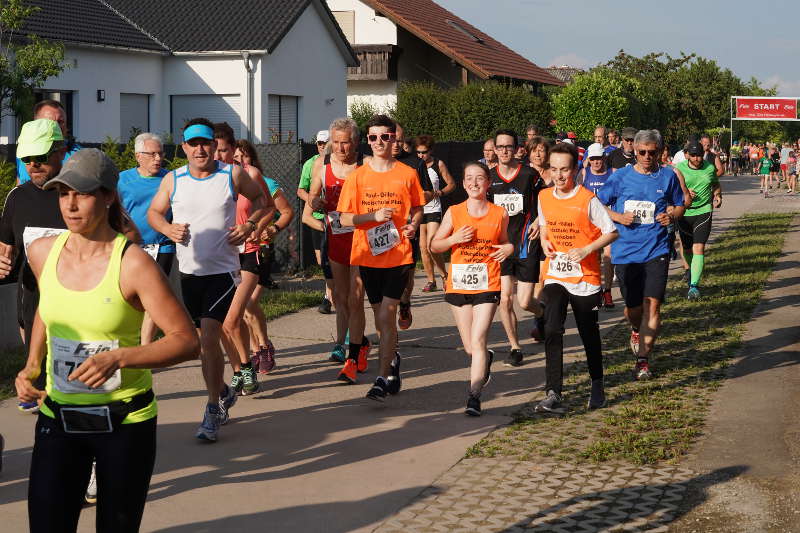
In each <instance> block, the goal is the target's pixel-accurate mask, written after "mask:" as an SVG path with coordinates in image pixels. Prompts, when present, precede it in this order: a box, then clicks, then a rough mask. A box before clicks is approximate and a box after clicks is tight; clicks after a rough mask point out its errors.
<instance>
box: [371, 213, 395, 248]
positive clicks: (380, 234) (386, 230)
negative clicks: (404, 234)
mask: <svg viewBox="0 0 800 533" xmlns="http://www.w3.org/2000/svg"><path fill="white" fill-rule="evenodd" d="M367 240H368V241H369V250H370V252H372V255H381V254H382V253H385V252H388V251H389V250H391V249H392V248H394V247H395V246H397V245H398V244H400V232H398V231H397V228H396V227H395V225H394V222H392V221H391V220H388V221H386V222H384V223H383V224H380V225H378V226H375V227H374V228H372V229H368V230H367Z"/></svg>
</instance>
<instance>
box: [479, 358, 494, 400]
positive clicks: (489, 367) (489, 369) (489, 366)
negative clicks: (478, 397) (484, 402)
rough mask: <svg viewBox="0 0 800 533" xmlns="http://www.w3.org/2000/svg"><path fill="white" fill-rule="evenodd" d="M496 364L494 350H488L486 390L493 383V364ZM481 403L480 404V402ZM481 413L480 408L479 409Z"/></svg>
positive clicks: (484, 382) (484, 379)
mask: <svg viewBox="0 0 800 533" xmlns="http://www.w3.org/2000/svg"><path fill="white" fill-rule="evenodd" d="M493 362H494V350H486V376H485V377H484V378H483V387H481V388H486V385H488V384H489V382H490V381H492V363H493ZM478 403H480V402H478ZM478 410H479V411H480V408H478Z"/></svg>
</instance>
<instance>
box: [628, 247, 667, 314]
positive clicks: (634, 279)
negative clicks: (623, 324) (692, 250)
mask: <svg viewBox="0 0 800 533" xmlns="http://www.w3.org/2000/svg"><path fill="white" fill-rule="evenodd" d="M614 273H615V274H616V275H617V279H618V280H619V288H620V290H621V291H622V297H623V298H624V299H625V307H628V308H631V307H639V306H640V305H642V303H643V302H644V299H645V297H647V298H655V299H656V300H658V301H659V302H663V301H664V296H665V295H666V292H667V275H668V274H669V254H665V255H660V256H658V257H656V258H655V259H651V260H650V261H648V262H646V263H627V264H621V265H614Z"/></svg>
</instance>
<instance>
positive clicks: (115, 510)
mask: <svg viewBox="0 0 800 533" xmlns="http://www.w3.org/2000/svg"><path fill="white" fill-rule="evenodd" d="M155 457H156V419H155V418H152V419H150V420H147V421H145V422H138V423H136V424H120V425H119V426H118V427H117V429H115V430H114V432H112V433H95V434H88V435H74V434H67V433H64V430H63V427H62V425H61V424H60V423H59V422H58V421H56V420H55V419H53V418H50V417H49V416H46V415H44V414H41V413H40V414H39V420H38V421H37V423H36V437H35V442H34V445H33V457H32V458H31V474H30V484H29V486H28V520H29V522H30V530H31V533H62V532H63V533H72V532H74V531H75V530H76V529H77V528H78V518H79V517H80V514H81V507H82V506H83V498H84V494H85V493H86V486H87V485H88V483H89V476H90V475H91V471H92V460H93V459H94V460H96V461H97V467H96V475H97V531H98V532H100V533H104V532H114V533H129V532H130V533H135V532H137V531H139V524H140V523H141V521H142V514H143V513H144V503H145V500H146V499H147V490H148V489H149V487H150V476H151V475H152V473H153V465H154V463H155Z"/></svg>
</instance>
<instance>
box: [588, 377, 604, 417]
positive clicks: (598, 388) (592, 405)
mask: <svg viewBox="0 0 800 533" xmlns="http://www.w3.org/2000/svg"><path fill="white" fill-rule="evenodd" d="M605 406H606V393H605V390H604V389H603V379H602V378H600V379H593V380H592V394H591V396H589V403H588V405H587V407H588V408H589V409H600V408H602V407H605Z"/></svg>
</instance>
